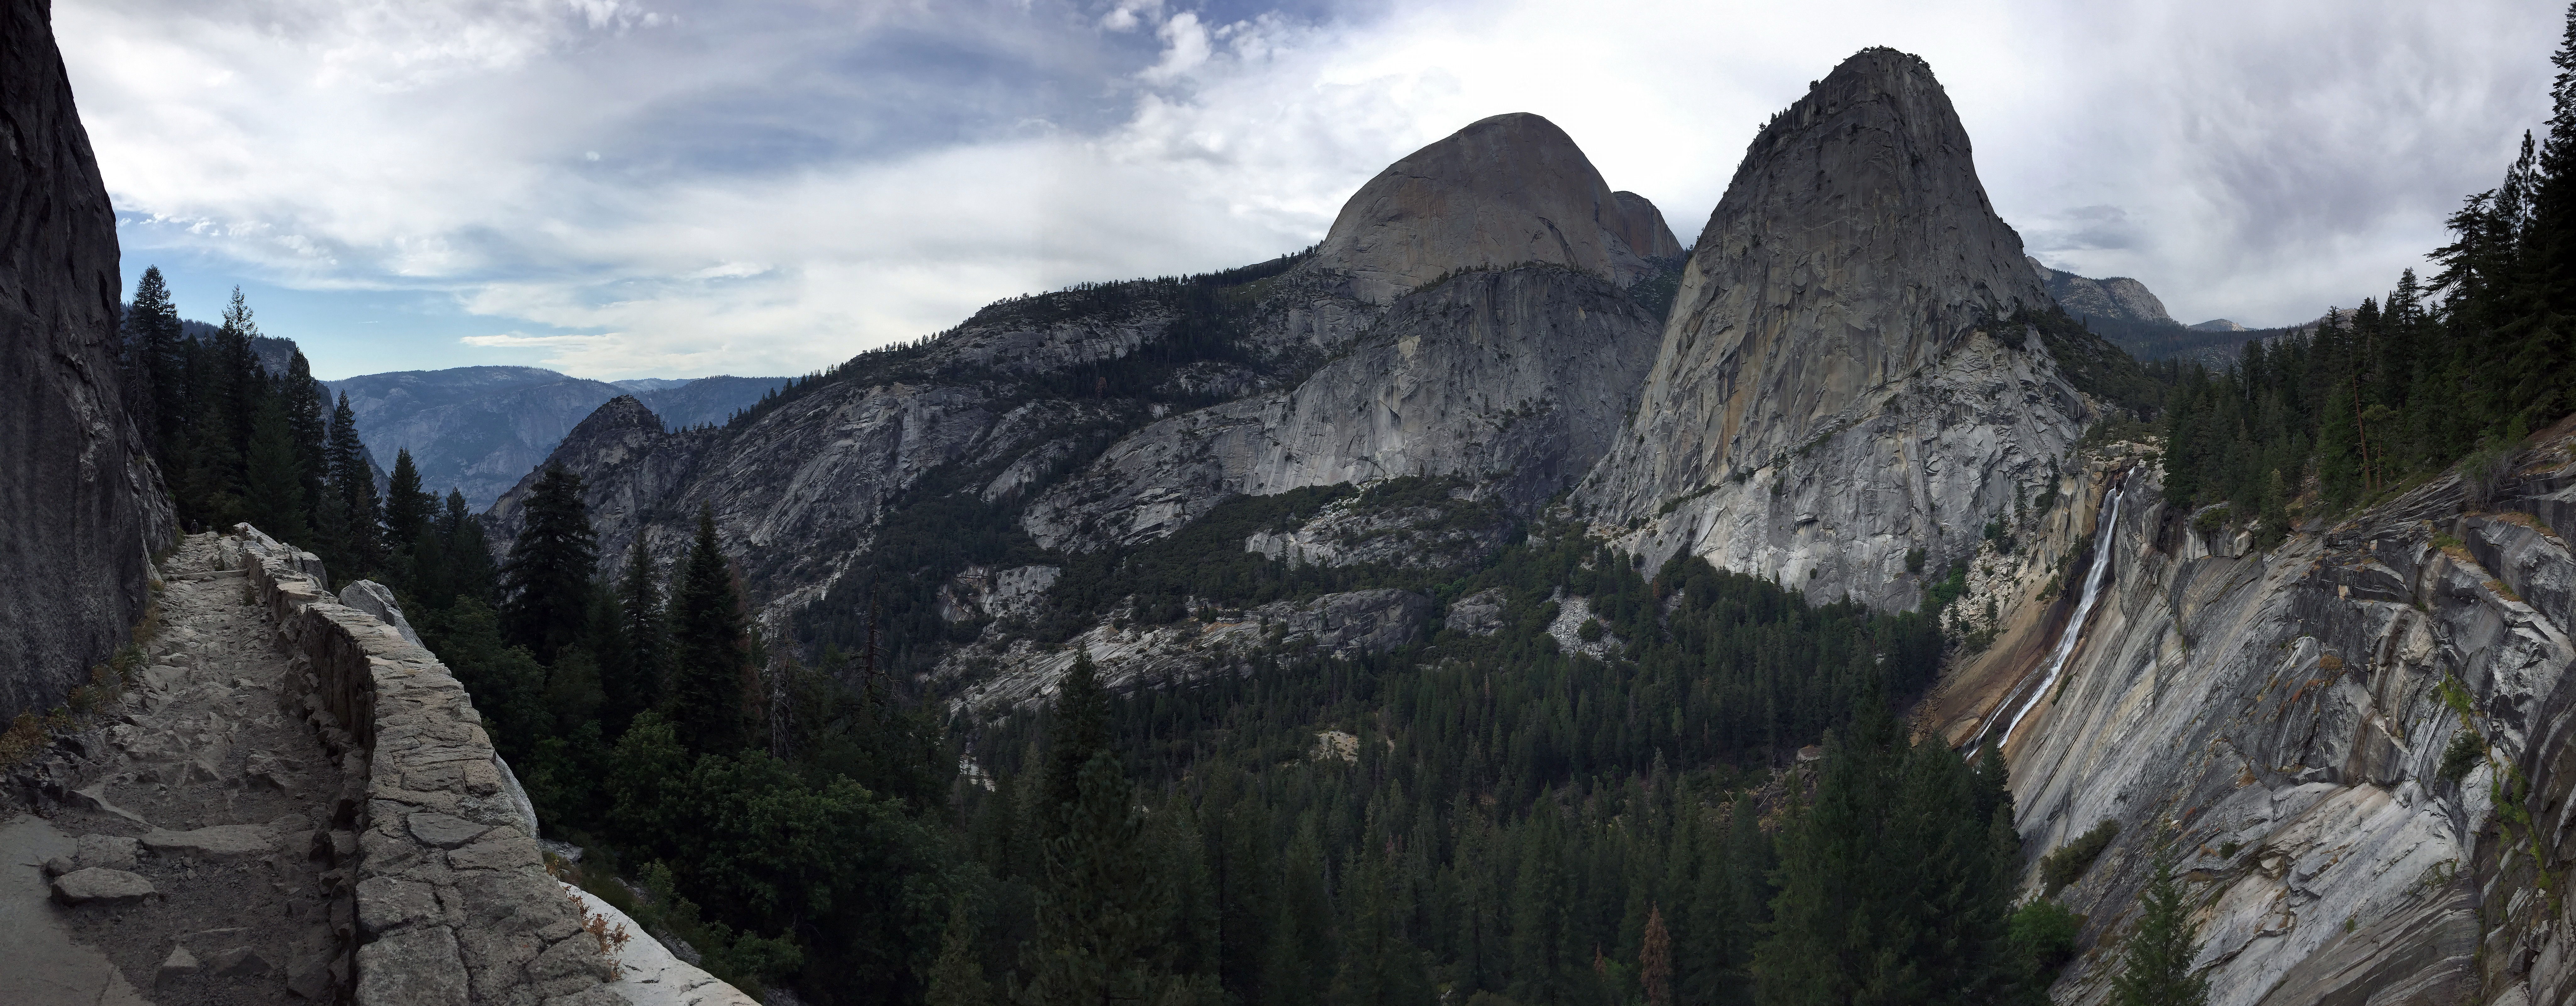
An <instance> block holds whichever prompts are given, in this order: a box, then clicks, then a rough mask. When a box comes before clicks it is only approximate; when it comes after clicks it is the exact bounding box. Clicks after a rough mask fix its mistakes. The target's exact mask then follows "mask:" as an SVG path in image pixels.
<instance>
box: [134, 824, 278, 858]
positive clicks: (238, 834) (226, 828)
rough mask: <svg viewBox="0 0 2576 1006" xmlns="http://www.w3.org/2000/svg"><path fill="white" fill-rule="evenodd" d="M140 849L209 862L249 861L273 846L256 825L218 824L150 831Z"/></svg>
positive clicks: (266, 835)
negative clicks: (190, 829) (178, 829)
mask: <svg viewBox="0 0 2576 1006" xmlns="http://www.w3.org/2000/svg"><path fill="white" fill-rule="evenodd" d="M142 842H143V847H144V848H146V849H150V850H152V851H154V852H157V853H161V854H163V855H170V856H193V857H196V858H198V859H202V860H208V861H212V862H226V861H230V860H236V859H251V858H255V857H259V856H265V855H267V854H268V853H269V851H270V848H271V847H272V845H273V843H272V841H271V840H270V838H269V834H268V832H267V831H265V830H263V829H261V828H260V826H258V825H255V824H221V825H216V826H214V827H211V828H198V829H196V830H194V831H164V830H161V829H159V828H155V829H153V830H152V831H151V832H149V833H147V834H145V835H144V836H143V838H142Z"/></svg>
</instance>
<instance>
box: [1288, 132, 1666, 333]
mask: <svg viewBox="0 0 2576 1006" xmlns="http://www.w3.org/2000/svg"><path fill="white" fill-rule="evenodd" d="M1680 250H1681V248H1680V245H1679V244H1678V243H1676V242H1675V241H1674V240H1673V235H1672V231H1671V230H1670V229H1669V228H1666V227H1665V226H1664V218H1663V214H1661V213H1659V212H1656V211H1655V208H1654V204H1653V203H1650V202H1647V201H1646V199H1645V197H1643V196H1639V195H1637V194H1636V193H1633V192H1613V191H1611V189H1610V186H1609V185H1608V184H1606V183H1604V182H1602V180H1601V173H1600V172H1599V171H1597V170H1594V169H1593V167H1592V162H1591V160H1590V159H1588V158H1586V157H1584V156H1583V150H1582V148H1580V147H1577V146H1575V145H1574V140H1573V138H1572V137H1569V136H1567V135H1565V131H1564V130H1562V129H1558V128H1557V126H1556V124H1555V123H1553V122H1549V121H1547V120H1546V119H1544V118H1541V117H1539V116H1536V115H1531V114H1529V113H1527V112H1515V113H1511V114H1508V115H1497V116H1494V117H1492V118H1489V119H1482V120H1478V121H1477V122H1474V123H1471V124H1469V125H1468V126H1467V128H1465V129H1461V130H1459V131H1457V132H1455V133H1452V134H1450V135H1449V136H1448V137H1446V138H1444V139H1442V140H1440V141H1439V142H1437V143H1433V144H1431V145H1430V146H1427V147H1424V148H1422V149H1420V150H1417V151H1414V152H1413V153H1411V154H1408V155H1406V156H1405V157H1404V159H1403V160H1399V161H1397V162H1395V163H1394V164H1390V165H1388V166H1387V168H1386V170H1384V171H1380V172H1378V174H1377V177H1375V178H1372V179H1369V182H1368V184H1366V185H1363V186H1360V190H1359V192H1358V193H1357V194H1355V195H1353V196H1351V199H1350V201H1349V202H1347V203H1344V204H1342V212H1341V215H1340V216H1338V217H1335V218H1334V220H1333V227H1332V230H1331V231H1330V232H1328V233H1327V234H1326V235H1325V237H1324V243H1323V244H1322V245H1321V246H1320V247H1318V248H1317V249H1316V250H1315V265H1316V267H1317V268H1320V269H1327V270H1331V271H1334V272H1340V273H1345V274H1348V275H1349V276H1350V278H1351V289H1352V290H1353V291H1354V292H1355V293H1356V294H1357V295H1358V297H1359V299H1360V300H1363V301H1366V302H1368V303H1371V304H1385V303H1389V302H1392V301H1393V300H1395V298H1397V297H1399V296H1401V295H1403V294H1404V293H1405V292H1407V291H1410V290H1415V289H1419V288H1421V287H1422V286H1423V285H1424V284H1427V283H1430V282H1431V281H1433V280H1435V279H1438V278H1440V277H1443V276H1447V275H1450V274H1453V273H1456V272H1459V271H1461V270H1467V269H1491V268H1496V267H1503V266H1514V265H1520V264H1522V263H1528V262H1544V263H1548V264H1551V265H1561V266H1567V267H1569V268H1573V269H1578V270H1581V271H1584V272H1589V273H1592V274H1594V275H1596V276H1599V277H1601V278H1603V279H1606V280H1610V281H1611V282H1614V283H1617V284H1619V285H1621V286H1626V285H1627V284H1629V283H1631V282H1635V281H1636V280H1637V279H1638V278H1639V277H1642V276H1644V275H1646V274H1647V273H1648V272H1650V271H1652V266H1650V265H1649V264H1647V263H1646V262H1645V261H1644V259H1645V258H1648V257H1652V256H1665V255H1673V254H1677V253H1679V252H1680Z"/></svg>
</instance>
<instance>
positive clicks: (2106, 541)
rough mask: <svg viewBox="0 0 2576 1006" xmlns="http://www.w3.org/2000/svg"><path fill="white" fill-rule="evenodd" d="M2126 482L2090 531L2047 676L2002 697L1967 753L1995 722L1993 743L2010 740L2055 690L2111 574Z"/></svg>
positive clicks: (2112, 493)
mask: <svg viewBox="0 0 2576 1006" xmlns="http://www.w3.org/2000/svg"><path fill="white" fill-rule="evenodd" d="M2127 481H2128V480H2127V479H2125V478H2123V479H2122V480H2121V484H2120V485H2115V486H2112V487H2111V491H2110V493H2109V494H2108V495H2107V496H2106V497H2105V498H2104V499H2103V500H2102V513H2101V515H2100V517H2099V519H2098V526H2096V527H2095V528H2094V530H2093V562H2092V565H2091V566H2089V567H2087V568H2086V569H2085V571H2084V592H2083V593H2082V594H2081V595H2079V596H2078V597H2077V600H2076V602H2075V613H2074V614H2073V615H2070V616H2068V617H2067V619H2066V627H2065V628H2063V629H2060V630H2058V635H2057V646H2056V647H2055V648H2054V649H2053V650H2052V651H2051V652H2050V653H2049V655H2048V671H2047V673H2045V674H2042V675H2040V676H2039V678H2038V680H2037V681H2036V682H2030V681H2025V682H2024V683H2023V684H2022V686H2021V687H2020V688H2016V689H2014V690H2013V692H2012V694H2010V695H2007V696H2005V697H2004V701H2003V702H2001V703H1999V704H1997V705H1996V706H1995V711H1994V712H1993V713H1992V714H1991V715H1989V716H1987V717H1986V722H1985V723H1984V724H1983V725H1981V726H1979V727H1978V728H1977V735H1976V736H1975V737H1973V738H1970V739H1969V741H1968V750H1970V751H1974V750H1976V749H1977V748H1978V747H1979V746H1980V745H1983V744H1984V743H1985V742H1986V735H1987V734H1990V733H1994V730H1995V724H1996V723H1997V722H1998V721H2000V722H2002V723H2003V732H2002V733H2001V734H1997V735H1996V739H1995V743H1997V744H2001V743H2003V742H2004V741H2007V740H2011V739H2012V732H2013V730H2014V729H2016V728H2018V727H2020V726H2021V721H2022V717H2025V716H2028V715H2030V711H2031V710H2033V709H2036V708H2039V700H2040V699H2041V698H2042V697H2045V696H2046V695H2047V694H2048V690H2049V689H2051V688H2055V687H2057V676H2058V675H2059V674H2062V673H2064V672H2065V670H2066V662H2067V660H2069V659H2071V658H2073V657H2074V656H2075V644H2076V643H2078V642H2081V641H2082V640H2083V638H2084V621H2085V619H2087V618H2089V617H2091V616H2092V614H2093V604H2094V602H2096V601H2099V600H2101V599H2102V584H2103V581H2104V580H2106V579H2108V577H2109V575H2110V572H2111V536H2112V535H2113V534H2115V533H2117V531H2118V529H2119V525H2120V496H2121V493H2122V491H2123V490H2124V489H2126V487H2127ZM2007 710H2010V712H2011V715H2010V716H2009V718H2007V717H2006V716H2005V713H2006V711H2007Z"/></svg>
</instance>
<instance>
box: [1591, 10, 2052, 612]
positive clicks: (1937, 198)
mask: <svg viewBox="0 0 2576 1006" xmlns="http://www.w3.org/2000/svg"><path fill="white" fill-rule="evenodd" d="M2048 304H2049V299H2048V294H2047V292H2046V291H2045V290H2043V289H2042V288H2041V287H2040V284H2039V280H2038V277H2037V276H2036V275H2034V274H2033V273H2032V272H2031V270H2030V268H2029V266H2028V265H2027V264H2026V263H2025V262H2024V261H2023V256H2022V249H2021V239H2020V237H2019V235H2017V234H2015V233H2014V232H2013V230H2012V228H2010V227H2008V226H2006V225H2005V224H2004V223H2003V221H2002V220H2000V219H1998V218H1997V217H1996V216H1995V213H1994V209H1993V207H1992V206H1991V205H1989V203H1988V202H1987V200H1986V194H1985V189H1984V187H1983V186H1982V185H1981V184H1980V183H1979V182H1978V180H1977V174H1976V166H1975V164H1974V162H1973V160H1972V159H1971V156H1970V151H1969V145H1968V136H1967V132H1966V130H1965V129H1964V128H1963V127H1962V126H1961V125H1960V122H1959V118H1958V115H1957V113H1956V112H1955V111H1954V110H1953V109H1952V108H1951V106H1950V101H1949V98H1948V97H1947V96H1946V95H1945V94H1944V93H1943V92H1942V90H1941V87H1940V84H1939V83H1938V82H1937V81H1935V80H1934V79H1933V77H1932V71H1931V68H1930V67H1928V66H1926V65H1925V64H1924V63H1923V61H1922V60H1920V59H1917V58H1915V57H1913V56H1908V55H1905V54H1903V53H1899V52H1894V51H1891V50H1885V49H1873V50H1867V51H1864V52H1862V53H1860V54H1858V55H1855V56H1853V57H1852V58H1851V59H1849V60H1846V61H1845V62H1844V63H1843V64H1842V65H1841V66H1839V67H1837V68H1835V70H1834V72H1833V73H1832V74H1830V75H1828V76H1827V77H1826V78H1825V79H1824V80H1823V81H1821V82H1819V83H1818V84H1817V85H1816V86H1815V88H1814V89H1813V90H1811V91H1809V92H1808V94H1807V96H1806V97H1804V98H1802V99H1800V100H1799V101H1798V103H1797V104H1795V105H1792V106H1790V108H1789V109H1788V110H1787V111H1785V112H1783V113H1781V114H1780V116H1779V117H1778V118H1777V119H1775V120H1774V121H1773V122H1772V123H1771V124H1770V126H1769V127H1767V128H1765V129H1764V130H1763V131H1762V133H1761V134H1760V135H1759V136H1757V137H1756V138H1755V139H1754V141H1753V145H1752V148H1751V149H1750V150H1749V151H1748V152H1747V153H1746V155H1745V159H1744V163H1743V164H1742V166H1740V167H1739V168H1738V169H1737V170H1736V173H1735V177H1734V180H1733V181H1732V182H1731V183H1730V184H1729V185H1728V187H1727V191H1726V195H1725V197H1724V198H1723V199H1721V200H1720V201H1719V203H1718V206H1717V209H1716V211H1715V212H1714V213H1712V214H1711V215H1710V217H1709V222H1708V226H1707V228H1706V229H1704V230H1703V231H1702V232H1701V234H1700V238H1699V240H1698V241H1697V242H1696V243H1695V244H1694V245H1693V250H1692V253H1691V258H1690V262H1689V264H1688V266H1687V267H1686V268H1685V269H1684V270H1683V273H1682V277H1681V290H1680V294H1679V296H1678V297H1677V299H1676V300H1675V302H1674V304H1673V309H1672V313H1671V316H1670V318H1669V319H1668V320H1667V321H1666V323H1665V326H1664V331H1663V344H1662V348H1661V351H1660V353H1659V355H1658V356H1657V357H1656V360H1655V363H1654V366H1653V369H1652V370H1651V372H1650V373H1649V375H1648V377H1647V379H1646V383H1645V388H1644V391H1643V395H1642V400H1641V401H1640V403H1639V407H1638V409H1637V413H1636V416H1637V418H1636V420H1635V421H1634V422H1633V423H1632V424H1631V425H1630V427H1629V429H1628V430H1627V432H1626V435H1624V436H1622V437H1620V438H1619V439H1618V442H1617V446H1616V447H1615V448H1614V449H1613V450H1612V451H1611V453H1610V455H1609V456H1608V457H1607V458H1605V459H1603V460H1602V462H1601V464H1600V465H1599V467H1598V468H1596V469H1595V470H1594V471H1593V472H1592V473H1591V475H1590V476H1588V477H1587V478H1586V480H1585V481H1584V483H1583V485H1582V486H1581V487H1580V488H1579V489H1578V490H1577V492H1576V499H1577V502H1578V504H1579V505H1581V506H1583V507H1584V508H1586V509H1587V510H1588V511H1589V512H1590V513H1591V514H1592V515H1593V517H1594V519H1595V520H1596V521H1599V522H1601V523H1602V524H1603V525H1608V526H1613V527H1624V526H1627V525H1629V524H1630V523H1631V522H1640V521H1642V522H1644V524H1645V526H1644V527H1643V528H1642V529H1639V530H1636V531H1633V532H1629V533H1628V534H1627V536H1626V538H1625V540H1624V544H1626V545H1627V546H1628V547H1631V548H1636V549H1640V550H1643V551H1645V552H1646V553H1647V554H1648V555H1649V556H1650V557H1651V558H1652V559H1654V560H1661V559H1662V558H1664V557H1665V556H1669V555H1671V554H1672V553H1673V552H1674V551H1676V550H1687V551H1689V552H1691V553H1692V554H1698V555H1706V556H1708V557H1709V558H1710V559H1711V560H1712V561H1714V562H1717V563H1718V564H1720V565H1723V566H1727V567H1730V568H1734V569H1738V570H1743V571H1747V572H1754V573H1761V574H1771V575H1779V576H1781V577H1782V578H1783V579H1784V581H1787V582H1794V583H1802V584H1805V585H1806V588H1807V590H1808V592H1809V593H1810V594H1811V595H1815V596H1818V597H1838V596H1841V595H1843V594H1845V593H1849V594H1851V595H1852V596H1854V597H1855V598H1859V599H1862V600H1865V601H1868V602H1869V603H1872V604H1875V605H1880V606H1888V607H1894V606H1903V605H1908V604H1911V603H1912V602H1913V600H1914V598H1915V597H1916V596H1918V585H1917V584H1916V583H1915V581H1914V580H1913V579H1911V578H1908V577H1907V576H1906V575H1905V572H1904V565H1905V563H1904V556H1905V555H1906V553H1907V552H1908V551H1909V550H1910V549H1913V548H1918V547H1919V548H1925V549H1927V550H1929V551H1930V553H1931V554H1932V555H1933V557H1934V558H1937V559H1940V560H1943V561H1947V560H1949V559H1953V558H1957V557H1960V556H1963V555H1965V554H1966V553H1967V552H1968V551H1970V550H1971V549H1973V547H1974V543H1975V535H1976V532H1977V529H1978V528H1979V527H1980V526H1982V525H1983V524H1984V523H1985V522H1986V521H1987V520H1989V519H1992V518H1994V517H1997V516H2000V515H2002V513H2003V511H2004V510H2005V509H2007V507H2008V506H2009V505H2010V504H2011V503H2012V501H2013V500H2014V499H2015V498H2017V497H2019V496H2020V495H2022V494H2024V493H2025V492H2028V491H2030V490H2032V489H2033V488H2035V487H2036V486H2037V484H2038V483H2039V482H2041V481H2042V480H2044V479H2045V478H2046V477H2047V466H2048V464H2049V463H2050V462H2052V461H2054V460H2056V459H2058V458H2060V457H2062V456H2063V455H2064V453H2065V450H2066V448H2067V446H2068V445H2069V444H2071V443H2072V442H2073V441H2074V439H2075V437H2076V435H2077V433H2078V432H2079V423H2080V422H2081V420H2082V419H2083V418H2084V417H2085V416H2086V414H2087V412H2086V408H2087V407H2086V406H2085V404H2084V401H2083V396H2081V395H2080V394H2078V393H2077V392H2076V391H2075V389H2074V388H2073V387H2072V386H2071V385H2069V384H2068V383H2067V382H2066V380H2065V379H2064V378H2062V377H2061V376H2060V375H2059V373H2058V370H2057V365H2056V362H2055V361H2054V360H2053V359H2052V358H2051V357H2050V356H2049V353H2048V352H2047V350H2046V349H2045V348H2043V347H2042V346H2041V344H2040V340H2039V339H2038V338H2037V337H2036V335H2035V334H2034V333H2033V332H2032V331H2030V330H2028V329H2026V328H2024V327H2023V326H2021V325H2018V324H2006V323H2005V322H2004V319H2005V318H2006V317H2008V316H2010V315H2012V314H2013V313H2014V312H2016V311H2018V310H2020V309H2023V308H2031V309H2041V308H2045V307H2046V306H2047V305H2048ZM1932 568H1933V569H1935V570H1937V568H1938V564H1937V563H1936V564H1935V565H1934V566H1933V567H1932Z"/></svg>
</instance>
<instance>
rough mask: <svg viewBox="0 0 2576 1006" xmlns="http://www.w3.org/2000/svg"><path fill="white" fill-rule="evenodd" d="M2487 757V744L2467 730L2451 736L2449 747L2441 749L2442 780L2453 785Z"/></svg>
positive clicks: (2467, 775) (2466, 776) (2464, 777)
mask: <svg viewBox="0 0 2576 1006" xmlns="http://www.w3.org/2000/svg"><path fill="white" fill-rule="evenodd" d="M2486 757H2487V742H2486V740H2485V739H2484V738H2481V737H2479V736H2478V735H2477V734H2475V733H2472V732H2470V731H2467V730H2462V731H2460V732H2459V733H2456V734H2452V735H2451V746H2450V747H2447V748H2443V749H2442V778H2444V779H2448V780H2450V781H2452V782H2454V783H2456V782H2459V781H2460V780H2462V779H2466V778H2468V777H2469V772H2470V771H2471V770H2473V769H2475V768H2477V767H2478V763H2479V762H2482V761H2485V760H2486Z"/></svg>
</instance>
